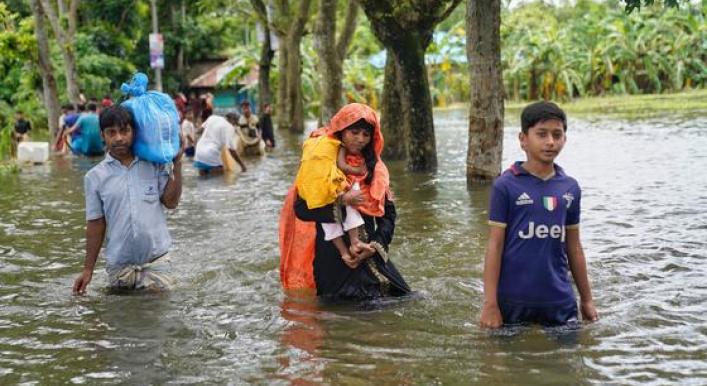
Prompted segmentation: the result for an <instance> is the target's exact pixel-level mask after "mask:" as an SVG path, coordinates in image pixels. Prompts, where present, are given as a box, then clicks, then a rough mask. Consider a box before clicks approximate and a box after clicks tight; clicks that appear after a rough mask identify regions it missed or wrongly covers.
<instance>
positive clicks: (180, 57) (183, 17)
mask: <svg viewBox="0 0 707 386" xmlns="http://www.w3.org/2000/svg"><path fill="white" fill-rule="evenodd" d="M173 7H174V6H173ZM172 9H174V8H172ZM173 12H174V11H173ZM175 13H176V12H175ZM175 19H176V15H175ZM186 21H187V8H186V3H185V0H182V1H181V2H180V4H179V23H176V20H175V23H174V24H175V27H176V26H177V25H179V27H180V28H179V29H177V28H175V30H178V31H184V26H185V25H186ZM177 75H178V76H179V86H180V88H181V87H182V86H183V85H185V84H186V83H187V79H186V73H185V71H184V44H179V46H178V47H177Z"/></svg>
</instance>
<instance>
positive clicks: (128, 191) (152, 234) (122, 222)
mask: <svg viewBox="0 0 707 386" xmlns="http://www.w3.org/2000/svg"><path fill="white" fill-rule="evenodd" d="M134 127H135V126H134V124H133V119H132V116H131V115H130V113H129V112H128V111H127V110H126V109H125V108H123V107H121V106H116V105H114V106H111V107H108V108H107V109H106V110H105V111H104V112H103V114H101V120H100V128H101V135H102V137H103V139H104V140H105V143H106V149H107V150H108V153H107V154H106V157H105V159H104V160H103V161H101V162H100V163H99V164H98V165H96V166H95V167H93V168H92V169H91V170H89V171H88V173H86V176H85V177H84V185H85V187H84V188H85V194H86V222H87V223H86V260H85V262H84V269H83V272H82V273H81V274H80V275H79V276H78V277H77V278H76V280H75V282H74V287H73V292H74V294H76V295H83V294H85V293H86V288H87V287H88V284H89V283H90V282H91V278H92V277H93V270H94V268H95V266H96V260H97V259H98V254H99V252H100V250H101V245H102V244H103V241H104V239H105V240H106V246H105V250H104V252H103V254H104V255H105V257H106V270H107V272H108V278H109V285H110V287H111V288H112V289H117V290H122V289H128V290H142V289H149V290H163V289H168V288H169V287H170V286H171V285H172V283H173V280H172V279H171V278H170V277H169V276H168V271H169V256H168V254H167V253H168V251H169V248H170V246H171V244H172V239H171V237H170V235H169V231H168V230H167V221H166V218H165V213H164V208H168V209H174V208H176V207H177V205H178V204H179V199H180V197H181V194H182V163H181V157H182V152H181V151H180V152H179V153H178V154H177V156H176V157H175V158H174V160H173V163H174V170H173V178H172V179H170V178H169V176H168V174H167V172H166V171H165V169H164V166H160V165H157V164H154V163H152V162H147V161H143V160H141V159H139V158H137V157H136V156H135V155H134V154H133V150H132V145H133V139H134V134H135V132H134V129H133V128H134ZM182 143H183V141H182ZM182 146H183V145H182Z"/></svg>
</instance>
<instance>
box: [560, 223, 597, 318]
mask: <svg viewBox="0 0 707 386" xmlns="http://www.w3.org/2000/svg"><path fill="white" fill-rule="evenodd" d="M566 237H567V259H568V261H569V265H570V270H571V271H572V277H573V278H574V282H575V284H576V285H577V291H579V298H580V308H581V310H582V319H583V320H588V321H592V322H594V321H596V320H598V319H599V315H598V313H597V310H596V308H595V307H594V299H593V298H592V287H591V284H590V283H589V275H588V274H587V261H586V259H585V257H584V249H583V248H582V243H581V241H580V239H579V228H578V227H573V228H569V229H567V235H566Z"/></svg>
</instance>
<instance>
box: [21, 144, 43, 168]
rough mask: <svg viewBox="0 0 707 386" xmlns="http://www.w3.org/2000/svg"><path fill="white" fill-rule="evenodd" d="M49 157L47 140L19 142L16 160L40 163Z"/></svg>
mask: <svg viewBox="0 0 707 386" xmlns="http://www.w3.org/2000/svg"><path fill="white" fill-rule="evenodd" d="M48 159H49V142H20V143H19V144H18V145H17V161H19V162H31V163H37V164H41V163H44V162H47V160H48Z"/></svg>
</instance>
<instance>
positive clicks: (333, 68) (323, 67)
mask: <svg viewBox="0 0 707 386" xmlns="http://www.w3.org/2000/svg"><path fill="white" fill-rule="evenodd" d="M336 3H337V0H321V2H320V6H319V16H318V18H317V27H316V30H315V31H316V32H315V40H314V41H315V47H316V49H317V54H318V55H319V74H320V79H321V95H322V97H321V98H322V99H321V109H320V110H321V111H320V114H319V124H320V126H324V125H327V124H328V123H329V120H330V119H331V117H332V116H333V115H334V114H336V112H337V111H338V110H339V108H340V107H341V94H342V87H341V73H342V71H341V59H340V58H338V57H337V52H336Z"/></svg>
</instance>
